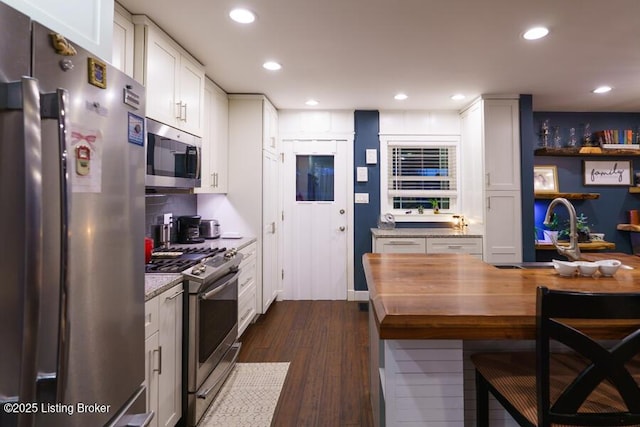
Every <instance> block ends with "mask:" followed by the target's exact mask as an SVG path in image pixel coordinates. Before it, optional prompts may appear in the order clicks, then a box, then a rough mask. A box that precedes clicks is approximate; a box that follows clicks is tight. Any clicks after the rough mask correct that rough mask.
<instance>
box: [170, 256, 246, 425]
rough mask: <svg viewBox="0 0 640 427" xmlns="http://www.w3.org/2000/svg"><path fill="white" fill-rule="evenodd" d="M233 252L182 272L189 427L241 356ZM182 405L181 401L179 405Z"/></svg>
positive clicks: (214, 257)
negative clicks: (239, 354) (184, 295)
mask: <svg viewBox="0 0 640 427" xmlns="http://www.w3.org/2000/svg"><path fill="white" fill-rule="evenodd" d="M241 260H242V254H238V253H237V252H236V251H235V249H231V250H229V251H227V252H226V253H224V254H223V253H218V254H215V255H214V256H213V257H211V258H208V259H207V260H205V261H204V262H201V263H199V264H197V265H195V266H194V267H192V268H190V269H188V270H187V271H185V272H183V273H182V274H183V276H184V278H185V292H188V298H185V307H184V313H185V316H184V328H185V329H184V357H183V360H184V363H185V372H186V378H184V379H183V388H184V394H185V396H186V403H187V404H186V413H185V414H183V417H185V419H186V424H187V425H188V426H195V425H197V424H198V422H199V421H200V419H201V418H202V416H203V415H204V413H205V412H206V410H207V408H209V406H210V405H211V403H212V402H213V399H214V397H215V396H216V394H217V393H218V391H219V390H220V388H221V387H222V385H223V384H224V381H225V379H226V378H227V376H228V375H229V373H230V372H231V369H232V368H233V365H234V364H235V362H236V359H237V357H238V353H239V351H240V343H237V342H236V340H237V338H238V275H239V270H238V266H239V265H240V261H241ZM183 401H184V400H183Z"/></svg>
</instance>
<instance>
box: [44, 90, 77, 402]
mask: <svg viewBox="0 0 640 427" xmlns="http://www.w3.org/2000/svg"><path fill="white" fill-rule="evenodd" d="M41 102H42V106H41V114H42V118H43V119H53V120H57V122H58V144H59V150H60V154H61V155H60V177H59V178H60V207H61V212H60V229H61V234H60V278H59V281H60V315H59V320H58V322H59V323H58V364H57V372H56V374H55V381H56V382H57V384H56V402H58V403H61V402H63V400H64V390H65V388H66V387H65V385H66V384H65V379H66V373H67V368H68V363H69V327H70V322H69V310H68V300H69V299H68V293H69V256H68V254H69V206H70V204H69V200H70V195H71V182H70V180H69V179H68V176H69V170H68V166H69V165H68V163H67V160H68V157H69V153H68V152H67V133H68V131H69V119H68V117H69V113H68V110H67V106H68V105H69V92H68V91H67V90H66V89H56V91H55V92H52V93H46V94H42V100H41Z"/></svg>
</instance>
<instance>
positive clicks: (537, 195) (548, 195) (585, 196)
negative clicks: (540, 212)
mask: <svg viewBox="0 0 640 427" xmlns="http://www.w3.org/2000/svg"><path fill="white" fill-rule="evenodd" d="M639 190H640V187H639ZM534 197H535V198H536V199H555V198H557V197H564V198H565V199H573V200H593V199H597V198H598V197H600V193H535V194H534Z"/></svg>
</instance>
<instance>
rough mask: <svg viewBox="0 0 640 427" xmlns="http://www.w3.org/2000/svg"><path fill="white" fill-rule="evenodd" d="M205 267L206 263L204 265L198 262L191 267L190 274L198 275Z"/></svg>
mask: <svg viewBox="0 0 640 427" xmlns="http://www.w3.org/2000/svg"><path fill="white" fill-rule="evenodd" d="M206 269H207V266H206V265H204V264H200V265H198V266H196V267H193V268H192V269H191V274H193V275H194V276H199V275H201V274H202V273H204V271H205V270H206Z"/></svg>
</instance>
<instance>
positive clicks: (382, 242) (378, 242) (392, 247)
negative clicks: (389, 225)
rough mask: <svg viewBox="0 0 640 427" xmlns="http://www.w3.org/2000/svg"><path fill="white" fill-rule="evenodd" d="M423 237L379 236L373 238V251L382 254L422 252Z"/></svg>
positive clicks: (424, 246)
mask: <svg viewBox="0 0 640 427" xmlns="http://www.w3.org/2000/svg"><path fill="white" fill-rule="evenodd" d="M426 248H427V245H426V241H425V238H424V237H380V238H377V239H374V246H373V251H374V252H377V253H383V254H424V253H426V252H427V250H426Z"/></svg>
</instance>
